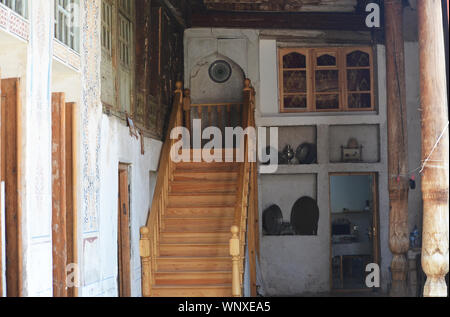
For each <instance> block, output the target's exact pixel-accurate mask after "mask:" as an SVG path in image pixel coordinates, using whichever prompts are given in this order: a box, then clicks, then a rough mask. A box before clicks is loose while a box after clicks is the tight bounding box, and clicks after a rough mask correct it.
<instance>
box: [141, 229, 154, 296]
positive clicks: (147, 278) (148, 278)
mask: <svg viewBox="0 0 450 317" xmlns="http://www.w3.org/2000/svg"><path fill="white" fill-rule="evenodd" d="M139 249H140V250H139V251H140V254H141V264H142V296H143V297H150V295H151V286H152V267H151V257H150V256H151V254H150V230H149V229H148V228H147V227H142V228H141V240H140V242H139Z"/></svg>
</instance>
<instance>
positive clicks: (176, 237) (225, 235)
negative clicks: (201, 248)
mask: <svg viewBox="0 0 450 317" xmlns="http://www.w3.org/2000/svg"><path fill="white" fill-rule="evenodd" d="M230 239H231V233H230V232H162V233H161V240H160V241H161V243H180V242H184V243H205V244H213V243H229V241H230Z"/></svg>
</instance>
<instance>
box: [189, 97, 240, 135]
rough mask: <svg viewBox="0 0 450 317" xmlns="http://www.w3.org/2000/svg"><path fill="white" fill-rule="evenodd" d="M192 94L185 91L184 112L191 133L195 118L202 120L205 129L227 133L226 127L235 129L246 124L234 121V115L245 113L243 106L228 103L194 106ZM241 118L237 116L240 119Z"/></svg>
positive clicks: (236, 103)
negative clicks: (214, 129) (212, 127)
mask: <svg viewBox="0 0 450 317" xmlns="http://www.w3.org/2000/svg"><path fill="white" fill-rule="evenodd" d="M190 95H191V92H190V90H189V89H186V90H185V97H184V102H183V111H184V117H185V127H186V128H188V130H190V131H191V122H192V119H193V117H196V118H198V119H202V121H203V122H202V126H203V127H211V126H215V127H218V128H220V129H221V130H222V132H225V131H224V130H225V127H233V126H237V125H241V124H244V122H235V121H233V119H234V118H233V114H235V113H241V112H243V104H242V103H238V102H234V103H233V102H228V103H199V104H192V103H191V98H190ZM239 117H240V116H237V119H239Z"/></svg>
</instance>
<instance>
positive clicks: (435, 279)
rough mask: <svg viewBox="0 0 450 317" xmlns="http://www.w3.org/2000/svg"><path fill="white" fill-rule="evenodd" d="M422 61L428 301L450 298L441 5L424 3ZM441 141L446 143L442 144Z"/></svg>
mask: <svg viewBox="0 0 450 317" xmlns="http://www.w3.org/2000/svg"><path fill="white" fill-rule="evenodd" d="M417 12H418V18H419V48H420V51H419V56H420V90H421V110H422V160H423V161H424V164H425V165H424V168H423V176H422V197H423V234H422V268H423V270H424V272H425V273H426V274H427V281H426V283H425V286H424V294H423V295H424V296H425V297H434V296H442V297H446V296H447V285H446V283H445V279H444V278H445V275H446V274H447V273H448V270H449V255H448V243H449V241H448V234H449V222H448V221H449V219H448V213H449V209H448V208H449V206H448V205H449V196H448V190H449V175H448V173H449V168H448V163H449V162H448V159H449V149H448V147H449V139H448V100H447V86H446V73H445V67H444V65H445V62H446V61H445V48H444V41H443V39H444V36H443V25H442V9H441V2H440V1H438V0H419V1H418V2H417ZM440 137H441V139H439V138H440Z"/></svg>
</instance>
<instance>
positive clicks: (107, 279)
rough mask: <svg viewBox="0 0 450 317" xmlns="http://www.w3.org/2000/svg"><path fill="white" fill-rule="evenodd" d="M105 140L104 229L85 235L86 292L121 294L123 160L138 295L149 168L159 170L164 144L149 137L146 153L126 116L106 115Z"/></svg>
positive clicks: (102, 168) (103, 121) (102, 177)
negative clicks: (120, 179) (126, 168)
mask: <svg viewBox="0 0 450 317" xmlns="http://www.w3.org/2000/svg"><path fill="white" fill-rule="evenodd" d="M101 139H102V140H104V141H103V142H102V144H101V147H100V153H99V154H100V161H101V165H100V192H99V199H100V201H99V204H100V213H99V219H98V222H99V229H98V232H93V233H87V234H85V235H84V236H85V239H84V240H85V243H84V246H85V248H86V254H85V255H84V256H83V257H82V259H81V260H82V263H83V265H82V270H83V271H84V276H85V279H84V281H83V287H82V295H83V296H107V297H110V296H118V285H117V277H118V258H117V254H118V253H117V252H118V249H117V238H118V236H117V229H118V226H117V221H118V220H117V219H118V214H117V212H118V210H117V209H118V208H117V196H118V191H119V184H118V175H119V174H118V173H119V163H124V164H129V165H130V169H129V170H130V175H129V178H130V185H131V186H130V204H131V207H130V215H131V216H130V217H131V219H130V224H131V290H132V296H135V297H139V296H141V263H140V255H139V239H140V236H139V229H140V227H142V226H144V225H145V224H146V221H147V216H148V210H149V208H150V206H151V201H152V197H151V196H150V192H151V184H150V182H151V175H150V172H152V171H156V170H157V167H158V162H159V154H160V150H161V146H162V143H161V142H160V141H156V140H153V139H148V138H145V140H144V144H145V155H141V141H140V140H137V139H136V138H134V137H132V136H130V132H129V129H128V127H126V126H125V125H124V123H123V122H122V121H121V120H119V119H117V118H115V117H108V116H106V115H102V119H101ZM89 236H90V237H91V238H89ZM90 250H92V251H90Z"/></svg>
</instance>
